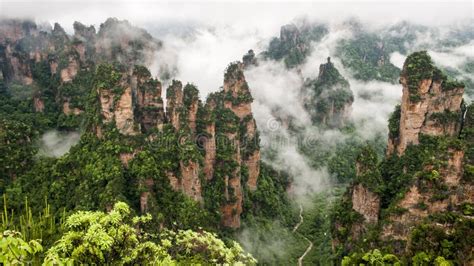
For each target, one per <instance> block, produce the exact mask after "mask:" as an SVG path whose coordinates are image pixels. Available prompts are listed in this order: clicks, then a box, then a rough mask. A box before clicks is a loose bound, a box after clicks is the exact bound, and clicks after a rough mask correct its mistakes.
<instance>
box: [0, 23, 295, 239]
mask: <svg viewBox="0 0 474 266" xmlns="http://www.w3.org/2000/svg"><path fill="white" fill-rule="evenodd" d="M1 30H2V34H1V36H5V37H4V38H3V39H2V40H1V47H2V49H3V50H2V51H3V53H2V54H1V57H0V58H1V66H2V73H3V74H2V80H1V82H2V83H1V85H2V87H1V88H2V91H1V92H2V98H1V100H2V103H4V105H3V107H2V109H1V112H2V115H3V116H2V124H1V127H0V129H1V131H0V132H1V133H2V134H1V136H2V143H3V144H5V145H2V150H4V151H5V154H6V155H7V158H8V160H9V161H6V162H5V164H8V165H12V166H13V165H18V167H17V168H12V167H11V166H9V167H2V169H1V171H2V172H1V174H2V180H3V182H2V192H6V194H5V195H8V198H9V199H10V204H9V206H10V207H12V208H14V209H17V210H19V209H21V206H22V202H23V199H24V197H26V196H27V197H28V198H29V199H31V200H32V201H33V202H42V201H43V199H44V198H45V197H48V198H49V199H50V203H51V205H52V206H53V207H52V208H53V211H54V212H58V211H59V210H60V209H62V208H65V209H66V210H68V211H72V210H77V209H87V210H110V209H111V208H112V206H113V204H114V202H116V201H118V200H122V201H125V202H127V203H130V204H131V206H132V207H133V208H134V209H135V210H137V211H140V212H141V213H152V214H153V216H154V217H161V218H159V219H158V220H159V224H160V226H171V227H177V228H189V227H192V228H197V227H206V228H209V229H212V230H217V229H219V230H220V229H222V230H223V229H225V228H230V229H238V228H239V227H240V226H241V217H242V216H246V215H248V214H255V215H257V216H258V215H262V217H263V216H266V215H263V214H258V212H257V211H256V210H257V209H258V206H260V205H264V204H267V199H266V197H272V196H275V197H279V198H282V201H281V202H280V201H279V204H280V203H282V204H287V202H285V197H286V196H285V195H284V191H285V188H283V189H278V190H274V191H272V192H270V194H265V195H264V194H262V193H261V191H260V189H259V184H260V183H261V181H260V177H261V176H263V178H264V180H265V184H266V185H267V184H271V185H275V186H276V187H278V188H279V187H280V186H286V185H287V183H286V182H285V181H284V180H283V181H282V179H284V178H282V177H280V174H279V173H277V172H275V171H271V170H270V168H269V167H268V166H266V169H268V170H265V171H263V172H262V171H261V162H260V147H259V133H258V130H257V127H256V123H255V119H254V118H253V115H252V108H251V103H252V100H253V99H252V96H251V94H250V90H249V87H248V84H247V82H246V80H245V77H244V73H243V67H244V65H243V63H241V62H235V63H231V64H230V65H229V66H228V68H227V69H226V71H225V75H224V82H223V89H222V90H221V91H218V92H215V93H213V94H211V95H210V96H209V97H208V98H207V100H206V101H205V102H203V101H202V100H201V99H200V98H199V90H198V89H197V87H196V86H195V85H193V84H185V85H184V86H183V84H182V83H181V82H180V81H177V80H174V81H173V82H172V83H171V84H170V85H169V87H168V88H167V89H166V98H167V99H166V100H167V105H166V110H165V108H164V99H163V96H162V95H163V88H162V84H161V82H160V81H159V80H157V79H155V78H153V76H152V74H151V73H150V72H149V70H148V69H147V68H146V67H145V66H143V65H142V64H146V63H147V62H146V59H149V56H151V54H152V53H153V52H156V51H157V50H158V49H159V48H160V42H159V41H157V40H155V39H153V38H152V37H151V36H150V35H149V34H148V33H146V32H145V31H143V30H141V29H138V28H135V27H133V26H131V25H130V24H129V23H128V22H126V21H119V20H116V19H108V20H107V21H106V22H105V23H103V24H102V25H101V27H100V30H99V31H98V32H97V33H96V31H95V29H94V27H92V26H91V27H86V26H84V25H82V24H81V23H79V22H76V23H75V24H74V30H75V33H74V35H73V36H69V35H67V34H66V33H65V32H64V30H63V29H62V28H61V26H60V25H58V24H55V26H54V29H53V30H52V31H50V32H48V31H42V30H41V29H39V28H38V26H36V25H35V24H34V23H32V22H27V21H26V22H25V21H16V20H10V21H4V22H2V28H1ZM27 44H28V45H27ZM21 106H24V109H21V108H19V107H21ZM9 110H13V111H11V112H9ZM21 128H24V130H20V129H21ZM17 129H18V130H17ZM51 129H54V130H66V131H67V130H80V131H82V132H83V133H82V136H81V140H80V142H79V143H78V144H77V145H76V146H74V147H73V148H72V149H71V150H70V151H69V153H67V154H66V155H64V156H62V157H60V158H57V159H56V158H43V157H41V156H40V157H35V155H36V152H37V150H36V148H37V147H36V146H35V143H36V142H37V137H38V136H39V135H40V134H42V133H43V132H44V131H46V130H51ZM13 131H14V132H13ZM21 146H23V147H22V149H20V147H21ZM10 153H11V155H8V154H10ZM14 154H17V155H18V156H16V155H15V156H14ZM2 165H4V164H2ZM33 208H35V209H36V208H39V206H33ZM163 217H164V218H163Z"/></svg>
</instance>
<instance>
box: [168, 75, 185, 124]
mask: <svg viewBox="0 0 474 266" xmlns="http://www.w3.org/2000/svg"><path fill="white" fill-rule="evenodd" d="M182 107H183V85H182V84H181V82H180V81H176V80H173V83H172V84H171V86H170V87H169V88H168V89H167V90H166V113H167V116H168V121H169V122H170V123H171V125H173V127H174V128H175V129H176V130H179V129H180V125H181V124H180V123H181V122H180V116H181V113H180V110H181V109H182Z"/></svg>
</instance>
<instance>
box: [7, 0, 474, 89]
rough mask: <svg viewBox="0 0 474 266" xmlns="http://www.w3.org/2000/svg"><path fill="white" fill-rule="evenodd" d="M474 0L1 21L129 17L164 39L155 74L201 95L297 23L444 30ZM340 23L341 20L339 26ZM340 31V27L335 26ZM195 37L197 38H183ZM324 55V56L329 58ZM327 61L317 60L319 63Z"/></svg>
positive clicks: (43, 11)
mask: <svg viewBox="0 0 474 266" xmlns="http://www.w3.org/2000/svg"><path fill="white" fill-rule="evenodd" d="M473 14H474V11H473V4H472V2H471V1H443V2H433V1H417V2H414V1H408V0H403V1H398V2H394V1H381V0H379V1H372V2H367V1H338V0H333V1H331V2H328V1H302V2H288V1H287V2H282V1H276V2H271V1H252V2H250V1H235V0H234V1H219V2H217V1H215V2H210V1H207V2H204V1H186V2H184V1H182V2H164V1H131V0H129V1H97V0H95V1H94V0H81V1H78V0H73V1H70V0H69V1H68V0H66V1H59V0H56V1H42V0H39V1H32V0H29V1H21V0H20V1H6V0H0V17H8V18H12V17H13V18H31V19H34V20H36V22H38V23H41V22H47V23H49V24H53V23H54V22H59V23H60V24H61V25H62V26H63V27H64V28H65V29H66V31H67V32H69V33H71V34H72V33H73V28H72V24H73V22H74V21H80V22H82V23H84V24H86V25H90V24H92V25H94V26H95V27H96V29H99V26H100V23H102V22H104V21H105V20H106V19H107V18H108V17H117V18H118V19H126V20H128V21H130V22H131V23H132V24H133V25H136V26H140V27H143V28H145V29H146V30H148V31H149V32H150V33H151V34H152V35H154V36H155V37H157V38H159V39H161V40H163V41H164V48H163V49H162V50H161V52H160V54H159V55H158V56H157V59H156V60H154V62H155V65H154V66H150V68H151V70H152V73H153V74H155V75H156V74H157V73H158V67H157V65H159V64H162V63H163V62H165V63H167V64H171V65H173V66H176V67H177V68H178V69H179V73H178V74H177V76H176V78H178V79H181V80H182V81H183V82H193V83H195V84H196V85H198V87H199V88H200V91H201V94H202V96H205V95H207V94H208V93H209V92H211V91H216V90H217V89H218V88H219V86H221V85H222V73H223V71H224V69H225V67H226V66H227V64H228V63H229V62H232V61H235V60H239V59H241V57H242V55H243V54H245V53H246V52H247V50H248V49H255V50H256V51H257V52H259V51H261V50H262V49H264V48H265V45H267V44H268V41H269V39H270V38H271V37H273V36H278V35H279V31H280V27H281V26H282V25H285V24H288V23H290V22H291V21H292V20H294V19H295V18H301V17H306V18H307V19H309V20H314V21H321V22H330V23H331V22H336V23H335V24H337V23H338V22H341V21H343V20H345V19H348V18H358V19H359V20H361V21H362V22H363V23H364V24H365V25H366V26H369V27H371V26H372V27H377V26H380V25H385V24H392V23H396V22H399V21H402V20H408V21H411V22H415V23H419V24H425V25H430V26H437V25H443V24H453V23H458V22H464V23H465V22H466V21H468V20H469V19H473V17H474V16H473ZM333 24H334V23H333ZM333 30H337V28H335V29H333ZM188 32H192V33H193V34H192V35H189V36H193V38H192V39H189V38H188V39H183V38H181V37H180V36H181V35H182V34H183V33H188ZM326 56H327V55H325V56H324V57H323V58H326ZM320 63H322V62H319V61H317V62H314V65H316V66H318V65H319V64H320Z"/></svg>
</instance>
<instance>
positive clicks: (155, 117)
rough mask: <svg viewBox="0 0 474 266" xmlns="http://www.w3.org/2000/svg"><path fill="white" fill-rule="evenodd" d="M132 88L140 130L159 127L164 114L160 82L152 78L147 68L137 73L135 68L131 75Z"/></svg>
mask: <svg viewBox="0 0 474 266" xmlns="http://www.w3.org/2000/svg"><path fill="white" fill-rule="evenodd" d="M132 89H133V90H134V91H135V92H136V93H135V95H136V98H137V99H136V101H137V104H136V108H137V110H138V113H139V117H138V120H139V122H140V125H141V129H142V131H143V132H148V131H149V130H151V129H153V128H158V129H161V128H162V127H163V123H164V115H165V114H164V109H163V100H162V98H161V83H160V82H159V81H158V80H155V79H153V78H152V77H151V74H150V73H149V72H148V70H146V69H142V73H139V69H138V68H137V69H135V71H134V74H133V76H132Z"/></svg>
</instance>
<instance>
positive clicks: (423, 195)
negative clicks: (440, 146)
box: [382, 149, 474, 241]
mask: <svg viewBox="0 0 474 266" xmlns="http://www.w3.org/2000/svg"><path fill="white" fill-rule="evenodd" d="M447 154H448V157H447V158H446V159H447V164H446V165H444V166H442V167H441V168H440V169H437V170H435V169H433V166H432V165H426V166H425V170H427V171H433V170H434V171H436V172H437V173H439V178H440V180H439V182H442V183H443V184H445V185H446V187H445V189H444V191H443V193H447V195H449V196H447V197H444V198H442V199H437V197H436V196H435V194H437V193H439V191H437V190H436V188H434V187H432V186H430V185H428V187H427V188H425V189H423V190H422V189H420V188H419V186H418V185H412V186H410V188H409V190H408V192H407V193H405V195H404V197H403V198H402V199H401V200H400V202H399V203H398V204H397V207H398V208H399V209H401V210H405V212H403V213H402V214H392V215H391V216H390V217H389V218H388V221H389V222H387V223H385V225H384V226H383V231H382V239H386V240H389V239H396V240H404V241H407V240H408V239H409V237H410V234H411V230H412V228H413V227H414V226H416V225H417V224H418V223H419V222H420V221H422V220H423V219H424V218H426V217H428V215H430V214H433V213H442V212H447V211H449V208H451V207H450V206H459V205H461V204H462V203H464V202H473V201H474V186H472V184H466V183H464V184H461V179H462V176H463V160H464V154H465V153H464V151H462V150H456V149H450V150H448V151H447ZM420 182H423V181H420ZM420 206H423V208H421V207H420Z"/></svg>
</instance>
